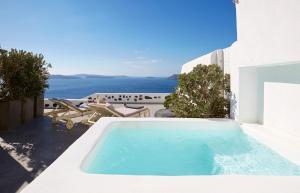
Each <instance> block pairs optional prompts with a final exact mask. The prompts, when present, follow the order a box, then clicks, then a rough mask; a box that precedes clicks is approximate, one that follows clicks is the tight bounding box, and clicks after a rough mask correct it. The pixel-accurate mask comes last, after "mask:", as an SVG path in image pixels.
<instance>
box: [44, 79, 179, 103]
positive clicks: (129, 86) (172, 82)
mask: <svg viewBox="0 0 300 193" xmlns="http://www.w3.org/2000/svg"><path fill="white" fill-rule="evenodd" d="M176 86H177V80H176V79H170V78H157V77H96V78H91V77H89V78H50V79H49V88H48V89H46V92H45V98H65V99H66V98H68V99H78V98H83V97H86V96H88V95H90V94H93V93H95V92H99V93H171V92H174V91H175V88H176Z"/></svg>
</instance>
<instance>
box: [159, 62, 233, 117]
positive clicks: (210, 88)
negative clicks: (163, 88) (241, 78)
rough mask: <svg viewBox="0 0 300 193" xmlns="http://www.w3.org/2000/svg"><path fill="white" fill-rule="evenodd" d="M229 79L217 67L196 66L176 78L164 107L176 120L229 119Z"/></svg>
mask: <svg viewBox="0 0 300 193" xmlns="http://www.w3.org/2000/svg"><path fill="white" fill-rule="evenodd" d="M229 94H230V76H229V75H228V74H226V75H224V73H223V71H222V69H221V68H220V67H219V66H218V65H215V64H214V65H201V64H199V65H197V66H196V67H195V68H194V69H193V71H191V72H190V73H188V74H186V73H185V74H181V75H179V81H178V87H177V90H176V92H175V93H173V94H171V95H169V96H167V98H166V101H165V104H164V105H165V107H166V108H170V109H171V110H172V111H173V112H174V113H175V114H176V116H177V117H186V118H187V117H194V118H196V117H197V118H224V117H229V106H230V103H229Z"/></svg>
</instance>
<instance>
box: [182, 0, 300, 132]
mask: <svg viewBox="0 0 300 193" xmlns="http://www.w3.org/2000/svg"><path fill="white" fill-rule="evenodd" d="M236 16H237V41H236V42H234V43H233V44H232V46H230V47H229V48H226V49H224V50H223V54H224V71H225V72H229V73H230V75H231V89H232V94H233V97H232V103H231V106H232V108H231V109H232V112H231V113H232V116H233V117H235V119H237V120H239V121H242V122H251V123H265V124H268V125H270V126H272V124H273V126H274V127H277V126H278V125H279V126H281V127H283V126H284V125H285V123H286V122H287V121H288V122H290V123H296V121H297V120H296V118H295V116H293V115H291V114H292V113H297V115H298V117H300V114H299V112H300V110H295V109H294V110H293V111H285V112H287V113H288V114H287V115H286V116H285V117H284V118H282V119H277V120H278V121H277V122H275V121H272V119H275V118H276V116H279V115H277V114H276V116H275V115H274V114H271V115H269V114H268V113H270V112H271V111H273V110H274V111H275V109H276V106H278V102H279V101H280V100H279V99H278V100H272V96H273V95H274V94H270V93H268V95H264V94H265V93H264V92H265V89H267V90H268V92H269V90H270V89H268V88H266V87H265V85H266V84H265V83H266V82H271V83H274V84H275V85H276V84H278V85H279V86H278V87H282V85H281V83H286V84H300V35H299V34H300V25H299V24H298V20H299V19H300V1H299V0H239V3H238V4H236ZM205 58H206V56H203V57H200V58H198V61H201V60H204V59H205ZM195 63H197V62H195V61H191V62H188V63H187V64H185V65H184V68H183V72H187V71H188V70H191V69H192V68H191V66H193V65H195ZM285 89H288V88H284V89H283V91H285ZM295 89H296V88H295ZM295 89H294V90H293V92H298V90H297V89H299V88H298V87H297V89H296V90H295ZM287 92H289V93H290V94H288V95H286V96H285V100H286V101H287V100H289V97H291V99H292V100H294V98H293V97H294V96H291V94H292V92H291V91H290V90H289V91H287ZM271 93H272V92H271ZM274 93H275V92H274ZM266 102H267V106H268V110H267V111H266V109H265V106H266ZM279 106H280V105H279ZM269 107H273V108H274V109H272V110H270V108H269ZM297 108H298V107H297ZM278 110H280V108H279V109H278ZM281 116H282V115H281ZM266 118H267V119H266ZM289 126H290V127H294V128H295V124H294V125H289ZM299 130H300V129H299Z"/></svg>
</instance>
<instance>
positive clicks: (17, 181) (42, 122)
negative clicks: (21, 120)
mask: <svg viewBox="0 0 300 193" xmlns="http://www.w3.org/2000/svg"><path fill="white" fill-rule="evenodd" d="M146 106H147V107H148V108H149V109H150V112H151V116H153V115H154V113H155V111H156V110H158V109H162V108H163V106H162V105H146ZM88 128H89V127H88V126H87V125H84V124H81V123H78V124H76V125H75V127H74V128H72V129H71V130H68V129H66V127H65V124H64V123H59V124H58V125H52V124H51V119H50V118H49V117H41V118H37V119H35V120H33V121H32V122H30V123H28V124H27V125H25V126H23V127H21V128H17V129H16V130H15V131H11V132H6V133H3V132H2V133H1V132H0V192H1V193H15V192H20V191H21V190H22V188H24V187H25V186H26V185H27V184H28V183H30V182H31V181H32V180H33V179H34V178H35V177H37V176H38V175H39V174H40V173H41V172H42V171H43V170H45V169H46V168H47V167H48V166H49V165H50V164H51V163H52V162H53V161H54V160H55V159H56V158H58V157H59V156H60V155H61V154H62V153H63V152H64V151H65V150H66V149H67V148H68V147H69V146H70V145H71V144H72V143H73V142H74V141H75V140H76V139H78V138H79V137H80V136H81V135H82V134H84V133H85V132H86V131H87V130H88Z"/></svg>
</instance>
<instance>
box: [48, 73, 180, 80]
mask: <svg viewBox="0 0 300 193" xmlns="http://www.w3.org/2000/svg"><path fill="white" fill-rule="evenodd" d="M127 77H130V76H125V75H97V74H74V75H60V74H51V75H50V79H81V78H127ZM141 78H158V77H152V76H147V77H141ZM161 78H166V79H170V80H177V79H178V74H173V75H172V76H169V77H161Z"/></svg>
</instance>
